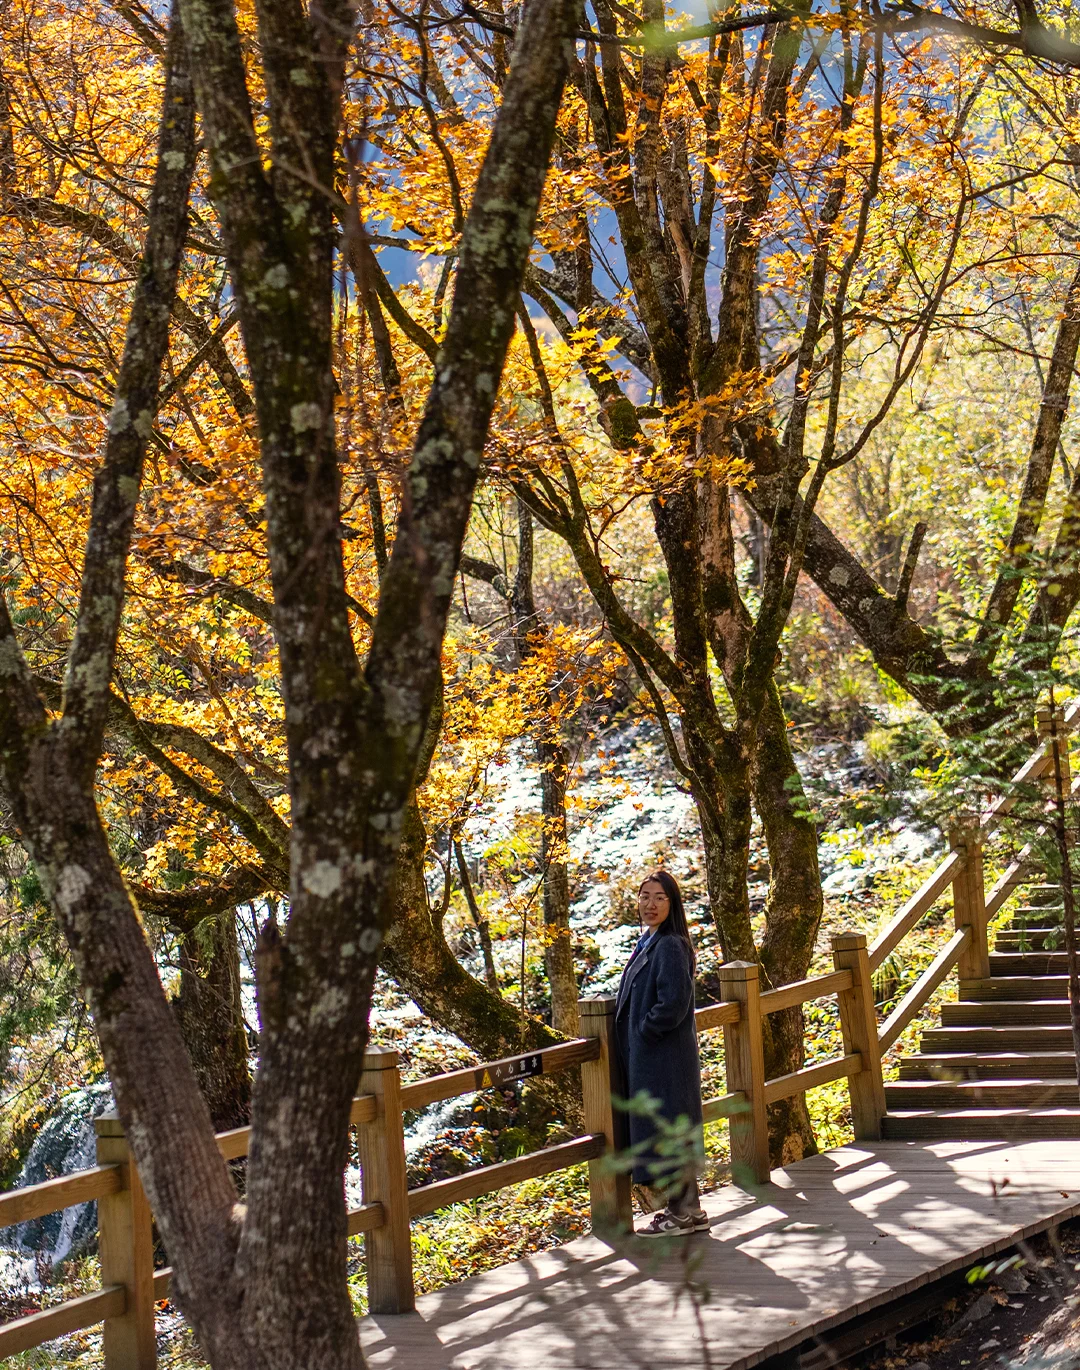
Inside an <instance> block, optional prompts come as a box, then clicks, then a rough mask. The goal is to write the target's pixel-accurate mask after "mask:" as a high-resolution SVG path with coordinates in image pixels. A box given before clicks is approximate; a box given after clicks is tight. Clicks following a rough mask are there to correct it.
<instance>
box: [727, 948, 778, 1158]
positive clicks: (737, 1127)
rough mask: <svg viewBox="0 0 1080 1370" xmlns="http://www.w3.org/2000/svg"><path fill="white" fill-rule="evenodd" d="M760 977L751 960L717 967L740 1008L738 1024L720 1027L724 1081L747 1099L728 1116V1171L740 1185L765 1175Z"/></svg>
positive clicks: (766, 1136) (766, 1138)
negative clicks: (722, 1043)
mask: <svg viewBox="0 0 1080 1370" xmlns="http://www.w3.org/2000/svg"><path fill="white" fill-rule="evenodd" d="M758 977H759V971H758V967H757V965H756V964H755V963H753V962H749V961H729V962H728V963H727V964H726V965H723V966H721V967H720V984H721V986H722V988H723V993H724V998H725V1000H727V1001H729V1002H730V1001H731V1000H733V999H734V1000H736V1001H737V1002H738V1005H739V1010H740V1012H739V1020H738V1022H737V1023H728V1024H727V1025H726V1026H725V1028H724V1061H725V1065H726V1069H727V1080H728V1084H729V1085H732V1086H733V1087H734V1089H735V1090H737V1091H739V1092H740V1093H741V1094H742V1095H743V1097H744V1098H745V1100H746V1107H745V1108H744V1109H740V1110H739V1111H738V1112H737V1113H732V1115H731V1123H730V1127H729V1129H728V1132H729V1137H728V1139H729V1143H730V1146H731V1169H732V1174H733V1175H734V1176H735V1178H736V1179H737V1180H738V1181H739V1182H740V1183H743V1182H744V1181H746V1182H749V1183H756V1184H762V1183H764V1181H766V1180H767V1179H768V1178H769V1127H768V1119H767V1118H766V1116H765V1107H766V1105H765V1056H764V1050H763V1047H762V1040H761V995H760V991H759V978H758Z"/></svg>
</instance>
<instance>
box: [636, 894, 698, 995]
mask: <svg viewBox="0 0 1080 1370" xmlns="http://www.w3.org/2000/svg"><path fill="white" fill-rule="evenodd" d="M652 880H655V881H656V883H657V884H658V885H659V886H660V888H661V889H662V890H663V891H664V893H665V894H666V895H667V897H668V916H667V917H666V918H665V919H664V921H663V922H662V923H661V924H660V926H659V927H658V928H657V929H656V932H655V933H654V934H653V935H654V936H656V935H658V934H659V933H665V934H667V935H668V936H669V937H681V938H682V940H683V941H684V942H685V943H686V945H687V946H688V947H689V948H690V957H691V960H692V962H693V967H694V970H695V971H696V970H697V953H696V952H695V951H694V943H693V940H692V938H691V936H690V928H689V925H688V924H687V921H686V909H685V908H684V907H683V901H682V891H681V890H680V889H679V886H678V882H677V881H676V879H675V877H674V876H673V875H668V873H667V871H653V872H652V874H651V875H647V876H646V877H645V879H644V880H643V881H642V882H641V884H640V885H639V886H638V894H640V893H641V891H642V890H643V889H644V888H645V886H646V885H647V884H649V882H650V881H652Z"/></svg>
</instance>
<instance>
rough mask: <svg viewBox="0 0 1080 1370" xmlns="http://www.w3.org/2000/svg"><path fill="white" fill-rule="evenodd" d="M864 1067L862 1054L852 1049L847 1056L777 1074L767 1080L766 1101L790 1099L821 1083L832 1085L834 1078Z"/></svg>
mask: <svg viewBox="0 0 1080 1370" xmlns="http://www.w3.org/2000/svg"><path fill="white" fill-rule="evenodd" d="M862 1068H863V1058H862V1056H861V1055H860V1054H859V1052H857V1051H852V1052H849V1053H848V1055H846V1056H834V1057H832V1058H831V1059H830V1060H828V1061H819V1062H818V1064H817V1065H814V1066H804V1067H803V1068H802V1070H793V1071H792V1072H791V1074H790V1075H777V1076H776V1078H775V1079H772V1080H766V1081H765V1102H766V1103H767V1104H775V1103H776V1102H777V1100H778V1099H790V1098H791V1096H792V1095H793V1094H802V1093H803V1092H804V1091H805V1090H808V1089H816V1088H817V1087H818V1086H819V1085H831V1084H832V1082H833V1081H834V1080H840V1079H843V1078H844V1077H845V1076H851V1075H858V1073H859V1071H860V1070H862Z"/></svg>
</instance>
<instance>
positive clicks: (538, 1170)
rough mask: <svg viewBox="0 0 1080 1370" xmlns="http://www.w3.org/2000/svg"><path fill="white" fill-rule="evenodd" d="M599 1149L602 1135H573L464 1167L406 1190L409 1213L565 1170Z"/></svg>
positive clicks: (418, 1213) (419, 1214)
mask: <svg viewBox="0 0 1080 1370" xmlns="http://www.w3.org/2000/svg"><path fill="white" fill-rule="evenodd" d="M603 1149H604V1138H603V1137H602V1136H600V1135H597V1136H590V1137H576V1138H575V1139H574V1140H573V1141H572V1142H560V1143H559V1145H558V1146H548V1147H544V1148H543V1150H541V1151H532V1152H530V1153H529V1155H527V1156H518V1157H517V1158H516V1159H515V1160H513V1161H503V1162H501V1163H500V1164H499V1165H486V1166H483V1167H482V1168H481V1169H479V1170H470V1171H467V1172H466V1173H465V1174H464V1175H454V1176H452V1177H451V1178H450V1179H449V1180H437V1181H436V1182H435V1183H434V1184H425V1185H421V1186H420V1188H419V1189H410V1190H409V1216H410V1217H411V1218H420V1217H423V1215H424V1214H425V1213H434V1212H435V1210H436V1209H437V1208H447V1207H448V1206H449V1205H450V1204H457V1203H464V1202H466V1201H467V1200H468V1199H479V1198H480V1197H481V1195H483V1194H494V1193H495V1191H496V1190H497V1189H505V1188H506V1186H507V1185H511V1184H520V1182H521V1181H522V1180H538V1179H540V1177H541V1176H543V1175H553V1174H554V1173H555V1171H556V1170H566V1169H567V1168H568V1167H570V1166H572V1165H580V1164H581V1162H582V1161H592V1160H595V1159H596V1157H597V1156H599V1155H601V1153H602V1152H603Z"/></svg>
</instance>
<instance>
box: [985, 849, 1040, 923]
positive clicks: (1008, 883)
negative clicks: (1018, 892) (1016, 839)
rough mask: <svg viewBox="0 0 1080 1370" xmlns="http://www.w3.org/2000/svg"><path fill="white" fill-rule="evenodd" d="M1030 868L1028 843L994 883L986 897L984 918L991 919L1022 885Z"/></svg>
mask: <svg viewBox="0 0 1080 1370" xmlns="http://www.w3.org/2000/svg"><path fill="white" fill-rule="evenodd" d="M1030 868H1031V844H1030V843H1028V845H1027V846H1025V847H1022V848H1021V849H1020V851H1019V852H1018V853H1017V855H1016V859H1015V860H1014V861H1013V862H1012V864H1011V865H1009V866H1008V867H1006V869H1005V870H1004V871H1002V873H1001V874H1000V875H999V876H998V878H997V880H995V881H994V884H993V887H992V888H991V890H990V893H989V894H988V895H987V896H986V916H987V918H988V919H989V918H993V916H994V914H995V913H997V911H998V909H1000V908H1001V906H1002V904H1004V902H1005V900H1006V899H1008V897H1009V895H1010V894H1012V892H1013V890H1015V889H1016V888H1017V887H1018V886H1020V885H1022V884H1023V883H1024V881H1025V880H1026V879H1027V876H1028V873H1029V871H1030Z"/></svg>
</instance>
